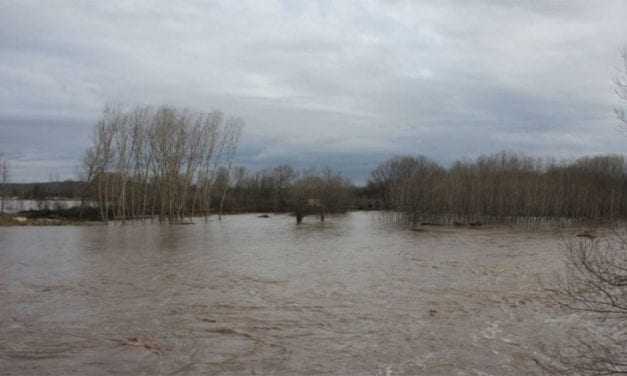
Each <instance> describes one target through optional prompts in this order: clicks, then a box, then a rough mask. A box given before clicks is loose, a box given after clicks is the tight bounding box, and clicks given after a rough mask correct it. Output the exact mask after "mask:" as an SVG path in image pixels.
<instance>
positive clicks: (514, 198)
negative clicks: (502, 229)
mask: <svg viewBox="0 0 627 376" xmlns="http://www.w3.org/2000/svg"><path fill="white" fill-rule="evenodd" d="M369 186H371V189H373V190H375V191H377V192H378V194H379V195H380V196H381V197H382V198H383V200H384V202H385V206H386V208H387V209H390V210H393V211H395V212H397V213H399V214H400V217H401V218H402V219H403V220H404V221H407V222H411V223H419V222H423V221H429V222H431V221H440V222H445V223H452V222H461V223H471V222H478V221H492V220H494V221H500V222H502V221H514V222H516V221H542V220H547V219H558V218H559V219H561V218H566V219H582V220H612V219H618V218H627V175H626V174H625V168H624V159H623V157H622V156H617V155H607V156H596V157H584V158H580V159H577V160H575V161H570V162H559V163H558V162H555V161H553V160H543V159H538V158H531V157H528V156H524V155H520V154H515V153H507V152H501V153H497V154H494V155H488V156H481V157H479V158H477V159H476V160H474V161H457V162H455V163H453V164H452V165H451V166H450V167H449V168H445V167H443V166H441V165H439V164H438V163H436V162H434V161H432V160H429V159H428V158H426V157H422V156H420V157H397V158H393V159H390V160H388V161H385V162H383V163H382V164H380V165H379V166H378V167H377V168H376V169H375V170H374V171H373V172H372V174H371V179H370V181H369Z"/></svg>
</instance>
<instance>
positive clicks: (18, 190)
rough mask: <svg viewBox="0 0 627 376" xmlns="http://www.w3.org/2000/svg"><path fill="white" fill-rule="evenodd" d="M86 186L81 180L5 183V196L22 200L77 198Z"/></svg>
mask: <svg viewBox="0 0 627 376" xmlns="http://www.w3.org/2000/svg"><path fill="white" fill-rule="evenodd" d="M86 187H87V183H85V182H83V181H73V180H65V181H50V182H41V183H6V184H4V186H3V189H2V190H3V192H5V193H6V197H7V198H8V197H15V198H19V199H23V200H35V201H37V200H48V199H51V198H64V199H78V198H80V197H81V195H82V194H83V192H84V191H85V189H86Z"/></svg>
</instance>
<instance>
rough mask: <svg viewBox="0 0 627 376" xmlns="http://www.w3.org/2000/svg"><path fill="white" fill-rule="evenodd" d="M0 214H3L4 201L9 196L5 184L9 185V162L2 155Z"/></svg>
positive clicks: (0, 168) (0, 165)
mask: <svg viewBox="0 0 627 376" xmlns="http://www.w3.org/2000/svg"><path fill="white" fill-rule="evenodd" d="M0 183H2V187H1V188H0V214H2V213H4V210H5V205H6V200H7V198H8V196H9V189H8V187H7V184H8V183H9V161H7V160H6V159H5V158H4V157H3V155H2V154H0Z"/></svg>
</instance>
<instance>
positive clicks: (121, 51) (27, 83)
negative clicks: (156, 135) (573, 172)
mask: <svg viewBox="0 0 627 376" xmlns="http://www.w3.org/2000/svg"><path fill="white" fill-rule="evenodd" d="M625 14H627V4H625V3H624V2H622V1H604V2H589V1H558V2H553V1H551V2H549V1H546V2H545V1H513V0H512V1H503V2H492V1H481V0H471V1H452V0H449V1H442V2H426V1H424V2H422V1H400V0H399V1H387V2H375V1H372V2H370V1H368V2H361V3H355V2H344V1H334V2H331V1H318V2H297V1H264V2H259V1H253V0H250V1H243V2H228V1H212V2H204V1H195V0H189V1H183V2H176V3H175V2H169V1H159V0H142V1H133V2H126V1H107V2H74V1H57V2H42V1H35V0H22V1H16V0H9V1H8V2H4V3H3V4H2V5H0V82H2V85H0V148H2V149H0V152H4V153H5V154H7V155H10V156H11V157H10V158H12V160H13V162H14V163H13V165H14V166H15V167H14V170H15V171H14V178H15V179H17V180H33V179H34V180H37V179H46V178H47V177H48V174H45V173H44V172H45V171H46V167H45V166H46V165H48V166H49V168H50V169H56V170H58V171H62V172H60V174H63V175H64V177H65V176H71V175H72V174H73V173H74V172H73V171H74V170H75V167H74V166H75V165H76V164H77V163H78V159H79V158H80V154H81V151H82V150H83V149H84V148H85V147H86V146H87V144H88V142H89V134H90V129H91V126H92V125H93V122H94V121H95V119H96V118H97V116H98V114H99V111H100V110H101V108H102V106H103V105H104V103H106V102H110V101H113V102H123V103H140V104H156V105H158V104H162V103H170V104H174V105H179V106H184V107H191V108H193V109H196V110H212V109H215V108H219V109H222V110H224V111H225V112H227V113H230V114H236V115H241V116H243V117H244V119H245V120H246V122H247V124H248V125H247V128H246V130H245V135H244V139H243V141H244V143H243V145H242V153H241V155H240V158H239V162H240V163H242V164H244V165H247V166H249V167H254V168H263V167H267V166H269V165H271V164H275V163H294V164H296V165H299V166H308V165H312V166H314V165H319V164H321V163H324V164H329V165H332V166H335V167H336V168H338V169H341V170H343V171H344V172H345V173H346V174H347V175H349V176H351V177H353V178H355V179H357V180H360V181H363V180H364V179H365V177H366V175H367V169H368V168H370V167H371V166H372V165H373V164H375V163H376V162H375V161H376V160H377V159H380V158H385V157H387V156H391V155H396V154H401V153H424V154H427V155H429V156H432V157H433V158H436V159H438V160H440V161H442V162H444V163H447V162H450V161H451V160H454V159H456V158H460V157H464V156H474V155H478V154H481V153H487V152H492V151H498V150H501V149H515V150H518V151H522V152H527V153H531V154H534V155H547V154H552V153H555V154H559V156H560V157H569V156H578V155H581V154H584V153H598V152H621V151H623V150H624V147H623V145H624V141H623V140H622V136H621V137H617V134H618V133H617V130H616V124H617V122H616V120H615V119H614V118H613V116H612V113H611V111H612V108H613V107H614V106H617V105H620V102H618V101H617V99H616V97H615V96H614V94H613V93H612V86H611V80H612V78H613V76H614V75H615V74H616V67H617V66H619V65H620V60H619V49H620V48H621V47H622V46H623V45H624V44H625V43H627V39H625V38H626V37H625V35H627V22H625V20H624V15H625Z"/></svg>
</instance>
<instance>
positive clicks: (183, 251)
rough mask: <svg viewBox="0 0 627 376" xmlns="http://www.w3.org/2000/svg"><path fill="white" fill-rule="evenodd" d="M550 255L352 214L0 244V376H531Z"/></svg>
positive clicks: (511, 241)
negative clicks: (319, 220) (325, 219)
mask: <svg viewBox="0 0 627 376" xmlns="http://www.w3.org/2000/svg"><path fill="white" fill-rule="evenodd" d="M566 235H567V236H572V234H566ZM563 237H564V230H555V229H553V230H550V229H540V230H538V229H531V228H526V227H520V228H511V227H484V228H477V229H474V228H454V227H433V228H431V229H429V230H427V231H423V232H415V231H410V230H407V229H402V228H398V227H397V226H394V225H391V224H387V223H386V222H385V221H383V220H382V219H381V217H380V214H377V213H363V212H355V213H351V214H347V215H344V216H338V217H329V218H328V219H327V221H326V222H325V223H323V224H321V223H318V222H317V221H316V220H315V219H314V218H313V217H311V218H310V217H307V218H306V219H305V222H304V223H303V224H302V225H300V226H297V225H296V224H295V220H294V218H292V217H289V216H286V215H277V216H271V217H270V218H267V219H263V218H258V217H257V216H256V215H234V216H227V217H225V218H224V219H223V220H222V221H217V220H210V221H209V222H208V223H204V221H203V220H197V221H196V224H193V225H166V224H163V225H159V224H156V223H154V224H151V223H133V224H128V223H127V224H126V225H120V224H110V225H96V226H67V227H65V226H59V227H10V228H8V227H7V228H0V374H2V375H385V376H389V375H447V376H450V375H494V376H497V375H498V376H501V375H529V374H534V373H536V372H539V370H538V368H537V362H538V360H539V359H540V360H541V359H542V357H543V353H542V351H541V349H542V346H544V345H545V344H547V343H549V344H551V343H554V342H556V341H558V340H559V339H560V336H561V335H562V323H563V322H564V321H565V320H566V319H567V316H565V315H564V314H561V313H559V311H558V309H557V308H556V307H555V304H553V303H552V302H551V300H550V299H547V293H546V290H545V287H546V283H547V282H546V281H550V280H551V278H552V277H553V276H554V275H555V274H558V273H559V272H560V271H561V269H562V251H561V249H562V247H563V244H562V241H563V240H562V239H563Z"/></svg>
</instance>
